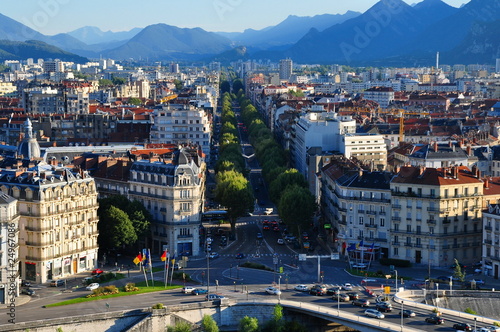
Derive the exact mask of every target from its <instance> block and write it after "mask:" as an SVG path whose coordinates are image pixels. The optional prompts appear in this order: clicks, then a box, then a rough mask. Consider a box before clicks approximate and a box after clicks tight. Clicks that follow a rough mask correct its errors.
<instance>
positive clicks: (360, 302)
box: [352, 299, 370, 308]
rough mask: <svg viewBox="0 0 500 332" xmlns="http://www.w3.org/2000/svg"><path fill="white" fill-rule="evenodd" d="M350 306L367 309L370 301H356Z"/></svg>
mask: <svg viewBox="0 0 500 332" xmlns="http://www.w3.org/2000/svg"><path fill="white" fill-rule="evenodd" d="M352 305H357V306H359V307H365V308H366V307H368V306H369V305H370V301H368V300H366V299H356V300H354V301H352Z"/></svg>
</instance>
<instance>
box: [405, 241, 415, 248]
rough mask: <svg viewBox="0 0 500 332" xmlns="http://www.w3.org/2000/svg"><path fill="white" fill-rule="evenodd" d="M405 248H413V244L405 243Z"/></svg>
mask: <svg viewBox="0 0 500 332" xmlns="http://www.w3.org/2000/svg"><path fill="white" fill-rule="evenodd" d="M405 247H413V244H412V243H410V242H406V243H405Z"/></svg>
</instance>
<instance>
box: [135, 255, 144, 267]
mask: <svg viewBox="0 0 500 332" xmlns="http://www.w3.org/2000/svg"><path fill="white" fill-rule="evenodd" d="M142 261H143V259H142V255H141V254H140V253H139V255H137V256H136V257H135V258H134V263H135V265H137V264H139V263H140V262H142Z"/></svg>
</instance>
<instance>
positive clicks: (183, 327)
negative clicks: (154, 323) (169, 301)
mask: <svg viewBox="0 0 500 332" xmlns="http://www.w3.org/2000/svg"><path fill="white" fill-rule="evenodd" d="M167 331H168V332H191V325H190V324H189V323H187V322H179V323H177V324H175V326H174V327H172V326H169V327H168V328H167Z"/></svg>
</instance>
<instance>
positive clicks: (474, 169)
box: [472, 165, 477, 178]
mask: <svg viewBox="0 0 500 332" xmlns="http://www.w3.org/2000/svg"><path fill="white" fill-rule="evenodd" d="M472 176H473V177H475V178H477V166H476V165H474V166H472Z"/></svg>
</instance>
